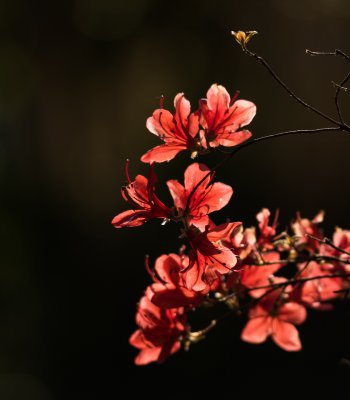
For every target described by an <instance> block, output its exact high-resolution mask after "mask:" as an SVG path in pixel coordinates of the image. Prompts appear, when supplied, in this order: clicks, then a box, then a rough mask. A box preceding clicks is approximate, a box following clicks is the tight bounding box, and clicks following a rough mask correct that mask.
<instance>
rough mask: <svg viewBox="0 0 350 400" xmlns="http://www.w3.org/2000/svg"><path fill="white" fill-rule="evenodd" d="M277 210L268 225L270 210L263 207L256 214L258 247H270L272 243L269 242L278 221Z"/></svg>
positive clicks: (274, 232) (274, 233)
mask: <svg viewBox="0 0 350 400" xmlns="http://www.w3.org/2000/svg"><path fill="white" fill-rule="evenodd" d="M278 214H279V212H278V210H277V212H276V214H275V218H274V221H273V223H272V225H269V220H270V215H271V212H270V210H269V209H268V208H263V209H262V210H261V211H260V212H259V213H258V214H257V215H256V219H257V221H258V223H259V231H260V234H259V240H258V243H259V245H260V247H262V248H264V249H272V248H273V244H272V243H271V242H272V240H273V238H274V236H275V235H276V226H277V221H278Z"/></svg>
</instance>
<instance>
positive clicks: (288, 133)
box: [185, 127, 344, 212]
mask: <svg viewBox="0 0 350 400" xmlns="http://www.w3.org/2000/svg"><path fill="white" fill-rule="evenodd" d="M324 132H339V133H343V132H344V131H343V130H342V129H341V128H340V127H326V128H317V129H296V130H292V131H285V132H278V133H273V134H271V135H266V136H262V137H259V138H255V139H251V140H248V141H246V142H244V143H242V144H240V145H238V146H237V147H235V149H234V150H233V151H231V152H230V153H227V154H226V156H225V157H224V158H223V159H222V160H221V161H220V162H219V163H218V164H216V165H215V167H214V168H212V169H211V170H210V171H209V172H208V173H207V174H206V175H204V177H203V178H202V179H201V180H200V181H199V182H198V183H197V185H196V186H195V187H194V188H193V189H192V191H191V192H190V194H189V196H188V198H187V203H186V208H185V211H186V212H187V211H188V208H189V204H190V200H191V198H192V196H193V195H194V193H195V192H196V190H197V189H198V188H199V186H200V185H201V184H202V183H203V182H204V181H205V180H206V179H207V178H208V177H209V176H210V175H211V174H212V173H213V172H214V171H216V170H218V169H219V168H220V167H222V165H224V164H225V163H226V162H227V161H228V160H229V159H230V158H232V157H233V156H234V155H235V154H237V153H238V152H239V151H241V150H242V149H244V148H246V147H249V146H252V145H254V144H255V143H259V142H264V141H267V140H271V139H275V138H278V137H282V136H291V135H305V134H306V135H309V134H317V133H324Z"/></svg>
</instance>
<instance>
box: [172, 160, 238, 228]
mask: <svg viewBox="0 0 350 400" xmlns="http://www.w3.org/2000/svg"><path fill="white" fill-rule="evenodd" d="M204 178H205V179H204ZM211 181H212V176H211V174H210V169H209V168H208V167H206V166H205V165H204V164H198V163H194V164H191V165H190V166H189V167H188V168H187V169H186V171H185V186H182V185H181V183H179V182H178V181H176V180H170V181H168V182H167V184H168V187H169V190H170V193H171V196H172V197H173V199H174V204H175V207H176V209H177V212H178V214H179V216H183V215H184V212H185V210H186V207H187V214H186V217H187V218H188V224H189V225H191V224H193V225H195V226H196V227H197V228H199V229H200V230H202V231H204V229H205V227H206V225H209V217H208V214H209V213H211V212H213V211H218V210H221V208H223V207H224V206H226V204H227V203H228V202H229V201H230V198H231V196H232V193H233V190H232V188H231V186H228V185H225V184H223V183H220V182H216V183H212V182H211Z"/></svg>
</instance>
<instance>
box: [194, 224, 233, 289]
mask: <svg viewBox="0 0 350 400" xmlns="http://www.w3.org/2000/svg"><path fill="white" fill-rule="evenodd" d="M240 225H241V222H231V223H226V224H222V225H219V226H216V227H211V228H209V227H207V228H206V231H205V232H200V231H199V230H198V229H196V228H194V227H193V226H192V228H191V229H189V230H188V232H187V237H188V240H189V242H190V244H191V247H192V250H191V251H190V264H189V266H188V270H187V274H186V287H188V288H189V289H190V290H195V291H202V290H205V289H206V288H207V286H208V285H211V284H212V283H213V282H214V281H215V280H216V279H218V278H219V277H220V276H221V275H225V274H228V273H229V272H230V271H231V270H232V269H233V268H234V267H235V265H236V264H237V257H236V255H235V254H234V253H233V252H232V250H231V249H230V248H228V247H226V246H224V245H223V242H222V241H223V240H224V239H225V238H227V237H228V236H230V235H231V234H232V231H234V230H235V229H239V226H240Z"/></svg>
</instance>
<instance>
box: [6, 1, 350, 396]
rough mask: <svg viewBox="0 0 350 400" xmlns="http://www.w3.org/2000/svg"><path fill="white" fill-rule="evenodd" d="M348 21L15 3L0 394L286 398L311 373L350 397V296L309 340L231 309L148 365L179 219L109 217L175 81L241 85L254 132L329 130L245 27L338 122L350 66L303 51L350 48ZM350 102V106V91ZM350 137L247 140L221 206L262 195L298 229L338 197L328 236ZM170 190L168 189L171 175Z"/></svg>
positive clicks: (320, 320)
mask: <svg viewBox="0 0 350 400" xmlns="http://www.w3.org/2000/svg"><path fill="white" fill-rule="evenodd" d="M349 21H350V3H349V2H348V1H346V0H318V1H316V0H303V1H294V2H287V1H279V0H272V1H264V2H263V1H258V0H255V1H253V0H251V1H249V2H248V1H247V2H242V1H235V0H231V1H224V0H216V1H215V2H212V1H205V0H201V1H197V0H193V1H183V0H178V1H176V2H166V1H158V0H128V1H121V0H86V1H84V0H75V1H73V0H72V1H65V0H60V1H56V0H51V1H49V2H48V1H44V0H33V1H25V0H1V1H0V32H1V37H0V180H1V197H0V204H1V207H0V219H1V224H0V226H1V244H2V246H1V252H0V260H1V263H0V398H1V399H2V400H3V399H5V400H7V399H12V400H18V399H26V400H32V399H33V400H41V399H45V400H51V399H73V398H74V399H80V398H81V399H85V400H86V399H105V398H106V399H107V398H108V399H112V398H115V397H118V395H119V394H120V393H121V390H122V389H123V388H127V389H128V393H129V394H130V395H131V394H135V393H136V392H137V391H139V392H140V393H141V395H146V394H147V395H152V396H153V397H158V396H159V397H166V398H177V397H179V396H181V397H182V398H183V399H190V398H193V397H194V396H193V394H196V395H199V393H200V392H201V391H203V390H204V391H206V392H208V391H209V390H210V389H212V390H215V391H216V394H217V395H219V394H221V395H223V396H224V395H225V397H227V396H230V398H231V397H232V398H233V397H234V396H235V395H236V394H238V393H239V394H245V395H246V396H247V395H249V394H250V393H252V391H254V388H255V390H259V391H260V394H263V395H264V396H265V395H269V396H270V397H271V396H272V397H274V395H276V396H277V395H278V396H280V394H281V393H284V392H285V391H288V392H290V391H295V392H296V393H299V391H300V390H301V389H300V387H301V385H305V384H307V386H306V387H307V388H308V389H307V390H308V391H309V392H310V393H315V390H317V388H320V387H321V389H322V392H323V393H325V392H327V390H329V391H332V393H333V395H334V397H333V398H339V397H337V395H335V394H336V393H338V391H339V392H340V391H344V390H346V391H347V393H348V394H350V392H349V391H348V388H347V385H346V382H347V379H348V377H349V374H350V368H349V364H350V362H349V361H347V360H348V359H350V347H349V338H350V336H349V334H350V326H349V325H350V324H349V307H348V306H345V305H341V304H340V305H337V306H336V308H335V311H334V312H332V313H317V314H316V313H315V314H313V313H310V317H309V319H308V321H307V322H306V323H305V325H303V326H302V327H301V329H300V331H301V337H302V341H303V344H304V350H303V352H301V353H297V354H288V353H284V352H283V351H281V350H280V349H279V348H277V347H276V346H274V345H273V344H272V343H270V342H268V343H266V344H263V345H261V346H257V347H255V346H252V345H248V344H245V343H242V342H241V341H240V340H239V335H240V330H241V328H242V326H243V323H244V321H243V320H235V319H234V318H233V319H230V320H227V321H225V322H223V323H222V324H221V326H220V327H219V328H218V329H217V330H216V331H213V332H212V333H211V334H210V335H209V336H208V338H207V340H206V341H203V342H201V343H199V344H198V345H196V346H193V348H192V349H191V351H190V353H179V354H177V355H176V356H174V357H173V358H171V359H169V360H168V362H167V363H166V364H164V365H163V366H157V365H152V366H149V367H145V368H136V367H134V366H133V358H134V356H135V354H136V351H135V350H134V349H132V348H130V347H129V345H128V337H129V335H130V334H131V333H132V332H133V330H134V329H135V323H134V313H135V309H136V303H137V301H138V299H139V297H140V296H141V295H142V292H143V290H144V288H145V286H146V285H147V284H148V283H149V277H148V276H147V273H146V271H145V269H144V265H143V259H144V255H145V254H150V256H151V258H152V259H153V260H154V259H155V258H156V257H157V256H158V255H160V254H161V253H166V252H172V251H176V250H177V249H178V247H179V243H180V242H179V241H178V240H177V236H178V230H177V229H178V228H177V227H176V226H173V225H169V226H167V227H166V228H165V227H163V226H161V225H160V223H159V222H157V221H156V222H154V223H153V222H150V223H148V224H147V225H145V226H144V227H141V228H138V229H124V230H115V229H114V228H113V227H112V226H111V225H110V221H111V219H112V217H113V216H114V215H116V214H117V213H119V212H121V211H123V210H125V209H126V208H127V206H126V205H125V204H124V202H123V200H122V198H121V196H120V186H121V185H123V184H124V182H125V176H124V164H125V159H126V158H128V157H129V158H130V159H131V165H130V173H131V174H132V175H133V176H134V175H136V174H138V173H146V171H147V168H146V167H145V165H143V164H142V163H141V162H140V161H139V157H140V155H141V154H143V153H144V152H145V151H146V150H147V149H149V148H151V147H153V146H155V145H157V144H158V143H159V142H158V140H157V139H156V138H155V137H153V135H151V134H150V133H149V132H147V130H146V128H145V120H146V118H147V117H148V116H149V115H151V113H152V111H153V110H154V109H155V108H157V107H158V104H159V97H160V96H161V95H162V94H163V95H164V96H165V106H166V107H169V108H170V109H171V108H172V101H173V98H174V96H175V95H176V93H178V92H182V91H183V92H185V93H186V96H187V97H188V98H189V99H190V100H191V101H192V103H193V104H194V106H196V102H197V99H199V98H200V97H204V96H205V93H206V91H207V89H208V88H209V86H210V85H211V84H212V83H213V82H217V83H220V84H222V85H224V86H225V87H226V88H227V89H228V90H229V91H230V92H231V93H233V92H234V91H235V90H236V89H239V90H240V91H241V97H242V98H244V99H248V100H251V101H253V102H255V103H256V104H257V107H258V113H257V116H256V118H255V119H254V121H253V123H252V124H251V130H252V131H253V133H254V135H255V136H256V137H258V136H263V135H266V134H271V133H274V132H279V131H283V130H289V129H296V128H313V127H315V128H316V127H324V126H327V125H328V124H327V123H325V122H324V121H322V120H321V119H320V118H318V117H315V116H314V115H313V114H312V113H310V112H308V111H307V110H305V109H304V108H302V107H300V106H299V105H298V104H296V103H295V102H294V101H293V100H292V99H290V98H289V97H288V96H287V95H286V94H285V93H284V92H283V91H282V90H281V88H280V87H279V86H278V85H277V84H276V83H275V82H274V81H273V80H272V79H271V77H270V76H269V75H268V74H267V73H266V71H265V70H263V68H262V67H261V66H260V65H258V64H257V63H256V62H255V61H254V60H253V59H250V58H249V57H247V56H245V55H244V54H243V53H242V51H241V50H240V49H239V47H238V45H236V44H235V42H234V40H233V39H232V37H231V36H230V31H231V30H240V29H242V30H257V31H259V35H258V36H257V37H254V39H253V40H252V45H251V48H252V49H254V50H256V51H257V52H258V53H260V54H261V55H263V56H264V57H265V58H266V59H267V60H268V61H269V62H270V63H271V65H272V66H273V67H274V69H275V70H276V71H278V73H279V74H280V76H281V77H283V79H284V80H285V81H286V82H287V83H288V84H289V85H290V87H291V88H293V89H294V90H295V92H296V93H298V94H299V95H300V96H301V97H303V98H304V99H306V100H307V101H309V102H311V103H312V104H314V105H315V106H317V107H319V108H320V109H321V110H324V111H326V112H327V113H329V114H331V115H332V116H334V117H335V116H336V113H335V107H334V87H333V86H332V84H331V81H332V80H333V81H335V82H340V81H341V80H342V78H343V77H344V76H345V74H346V73H347V72H348V70H349V67H350V65H349V63H346V62H345V61H343V60H342V59H337V58H332V57H329V58H317V57H310V56H307V55H306V54H305V49H306V48H309V49H314V50H325V51H330V50H333V49H334V48H341V49H343V50H344V51H347V52H350V42H349V40H348V39H349V37H350V23H349ZM342 104H343V110H344V115H345V116H347V117H350V113H349V105H350V102H349V95H348V94H343V95H342ZM349 150H350V137H348V136H347V135H345V134H344V135H340V134H339V135H335V134H323V135H318V136H317V137H316V136H314V137H306V136H305V137H301V136H300V137H289V138H283V139H278V140H275V141H271V142H265V143H262V144H259V145H256V146H254V147H251V148H249V149H246V150H244V151H242V152H241V153H239V155H237V157H235V158H234V159H232V160H231V161H230V163H229V164H227V165H226V167H225V168H223V169H222V170H220V171H219V173H218V179H219V180H220V181H223V182H226V183H229V184H231V185H232V186H233V188H234V191H235V194H234V197H233V200H232V202H231V204H230V205H229V206H228V207H226V209H225V210H224V211H223V213H221V214H220V213H217V214H215V216H214V217H213V219H214V220H215V221H217V222H220V221H222V220H223V218H226V217H227V216H230V217H231V218H232V220H240V221H243V222H244V223H245V224H246V225H248V226H249V225H251V224H253V223H254V216H255V214H256V212H258V211H259V210H260V209H261V208H262V207H269V208H271V209H272V210H274V209H276V208H277V207H280V209H281V226H285V225H287V224H288V223H289V220H290V219H291V218H292V217H293V216H294V213H295V211H297V210H299V211H300V212H301V213H302V215H304V216H307V217H313V216H314V215H315V214H316V213H317V212H318V211H319V210H320V209H325V210H326V228H327V232H328V235H331V233H332V229H333V227H334V226H335V225H338V226H341V227H343V228H350V214H349V212H348V207H349V202H350V191H349ZM189 161H190V160H189V157H188V154H181V155H180V156H179V157H177V158H176V160H175V161H174V162H172V163H171V164H166V165H165V164H164V165H161V166H159V167H158V168H157V173H158V174H159V177H160V181H161V182H164V181H165V180H166V179H170V178H178V179H182V174H183V170H184V168H185V166H186V165H187V164H188V163H189ZM215 161H216V157H213V156H209V157H207V158H206V159H205V162H206V163H208V164H209V165H213V164H214V163H215ZM159 193H160V196H161V197H162V198H163V199H164V200H165V201H167V200H169V195H168V194H167V192H166V190H165V187H164V185H163V186H162V185H161V186H160V187H159ZM323 376H325V378H321V379H320V377H323ZM277 381H278V382H280V383H281V382H282V384H283V385H284V387H283V389H281V390H284V392H280V391H277V389H276V382H277ZM247 382H248V385H247ZM317 382H322V385H321V386H320V384H319V383H317ZM304 387H305V386H304ZM303 390H306V389H303ZM248 398H249V396H248ZM343 398H345V397H343ZM346 398H347V397H346Z"/></svg>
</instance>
